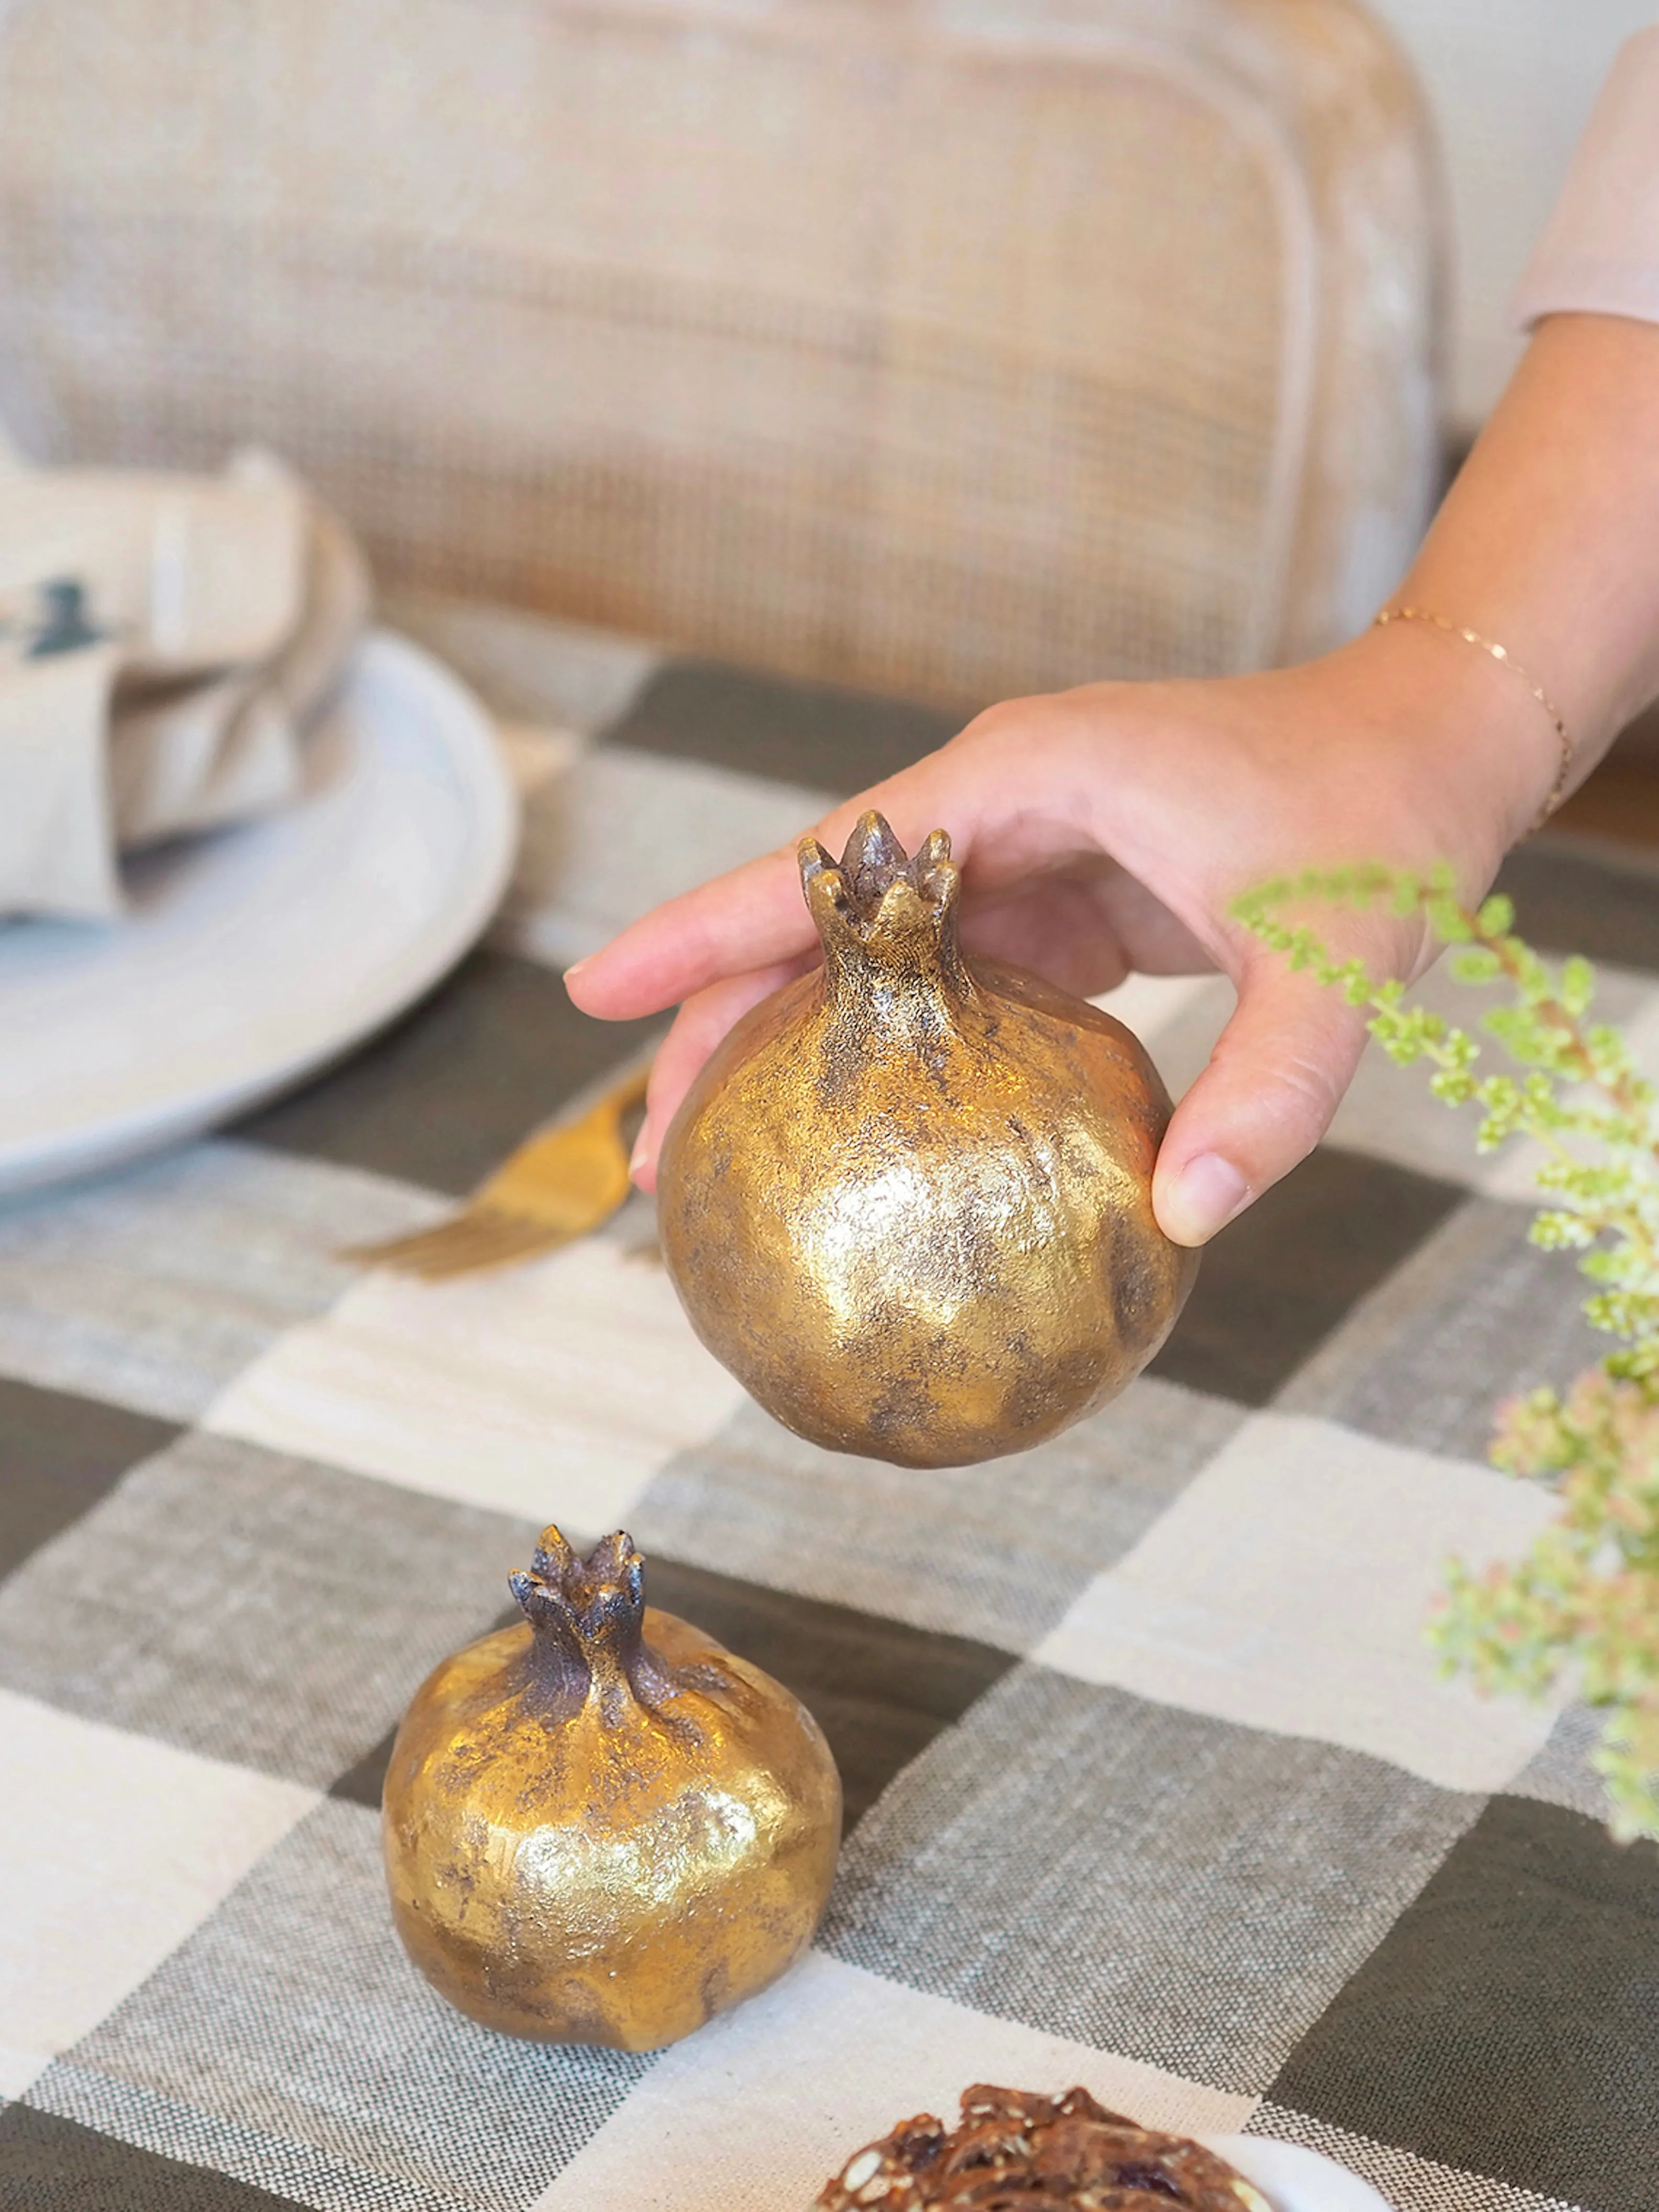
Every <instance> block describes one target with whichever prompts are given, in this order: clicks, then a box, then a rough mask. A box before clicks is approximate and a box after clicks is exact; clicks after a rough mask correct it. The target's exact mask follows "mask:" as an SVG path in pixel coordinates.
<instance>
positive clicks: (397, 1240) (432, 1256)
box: [337, 1066, 650, 1282]
mask: <svg viewBox="0 0 1659 2212" xmlns="http://www.w3.org/2000/svg"><path fill="white" fill-rule="evenodd" d="M649 1073H650V1069H649V1067H648V1066H645V1067H634V1068H630V1069H629V1073H627V1074H626V1075H625V1076H623V1077H622V1078H621V1079H620V1080H619V1081H617V1082H616V1083H614V1084H612V1085H611V1088H610V1089H609V1090H608V1091H605V1093H604V1095H603V1096H602V1097H599V1099H597V1100H596V1101H595V1102H594V1103H593V1104H592V1106H590V1107H589V1108H588V1109H587V1111H586V1113H585V1114H583V1115H581V1116H580V1118H579V1119H578V1120H576V1121H556V1122H555V1123H554V1124H553V1125H552V1126H551V1127H549V1128H544V1129H538V1130H537V1132H536V1133H535V1134H534V1135H533V1136H532V1137H528V1138H526V1140H525V1142H524V1143H523V1144H521V1145H520V1146H519V1148H518V1150H517V1151H516V1152H512V1153H509V1155H508V1156H507V1158H506V1159H505V1160H503V1161H502V1163H501V1166H500V1167H498V1168H497V1169H496V1170H495V1174H494V1175H492V1176H489V1178H488V1179H487V1180H486V1181H485V1182H481V1183H480V1184H479V1186H478V1188H477V1190H475V1191H474V1192H473V1194H472V1195H471V1198H470V1199H469V1200H467V1202H466V1204H465V1206H463V1207H462V1208H461V1210H460V1212H459V1213H455V1214H452V1215H451V1216H450V1218H449V1219H448V1220H447V1221H440V1222H436V1223H435V1224H434V1225H433V1226H432V1227H431V1228H430V1229H417V1230H416V1231H414V1232H413V1234H412V1235H410V1236H407V1237H388V1238H387V1239H386V1242H385V1243H380V1244H352V1245H349V1246H348V1247H347V1248H346V1249H344V1250H343V1251H342V1252H341V1253H339V1254H338V1255H337V1257H338V1258H340V1259H342V1260H356V1261H362V1263H363V1264H364V1265H366V1266H368V1267H392V1268H394V1269H396V1270H397V1271H398V1273H401V1274H405V1275H422V1276H424V1277H425V1278H426V1279H427V1280H428V1282H437V1281H439V1280H441V1279H442V1278H443V1277H445V1276H447V1275H467V1274H472V1273H477V1272H479V1271H482V1270H483V1269H484V1268H486V1267H505V1266H507V1264H508V1263H509V1262H510V1261H514V1260H527V1259H530V1258H531V1257H532V1255H535V1254H537V1253H539V1252H552V1251H556V1249H558V1247H559V1246H560V1245H561V1244H568V1243H571V1242H573V1240H574V1238H576V1237H586V1235H587V1234H588V1232H589V1231H591V1230H594V1229H598V1228H599V1226H600V1225H602V1224H603V1223H605V1222H606V1221H608V1220H609V1219H610V1218H611V1215H612V1214H613V1213H614V1212H616V1211H617V1208H618V1206H621V1204H622V1202H623V1200H624V1199H625V1198H626V1197H627V1196H628V1193H629V1179H628V1150H627V1147H626V1146H624V1144H623V1133H622V1125H623V1118H624V1116H626V1115H629V1113H631V1112H632V1111H633V1110H634V1109H635V1107H637V1106H641V1105H643V1103H645V1085H646V1079H647V1076H648V1075H649Z"/></svg>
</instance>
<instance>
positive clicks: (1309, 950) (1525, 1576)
mask: <svg viewBox="0 0 1659 2212" xmlns="http://www.w3.org/2000/svg"><path fill="white" fill-rule="evenodd" d="M1314 902H1317V903H1322V904H1325V905H1337V906H1342V907H1348V908H1365V907H1376V906H1386V907H1387V908H1389V910H1391V911H1392V912H1393V913H1394V914H1395V915H1397V916H1399V917H1400V918H1401V919H1409V918H1411V917H1413V916H1417V917H1420V918H1421V919H1422V920H1423V921H1426V923H1427V924H1428V926H1429V927H1430V928H1431V930H1432V931H1433V932H1434V933H1435V935H1436V936H1437V937H1438V938H1439V939H1441V940H1442V942H1443V943H1444V944H1446V945H1451V946H1453V947H1455V951H1453V954H1452V957H1451V960H1450V963H1449V965H1450V968H1451V972H1452V974H1453V975H1455V977H1456V978H1457V979H1458V981H1461V982H1464V983H1469V984H1476V985H1480V984H1492V983H1503V984H1505V985H1507V986H1508V991H1509V996H1508V1000H1507V1002H1506V1003H1504V1004H1503V1005H1501V1006H1495V1007H1493V1008H1492V1010H1491V1011H1490V1012H1486V1013H1485V1014H1483V1015H1482V1016H1481V1017H1480V1021H1479V1027H1480V1030H1482V1031H1483V1032H1484V1033H1485V1035H1486V1037H1488V1038H1490V1039H1491V1040H1492V1042H1495V1043H1496V1044H1498V1046H1500V1047H1501V1048H1502V1049H1503V1051H1504V1054H1506V1055H1507V1057H1508V1059H1509V1060H1510V1062H1512V1063H1513V1065H1514V1067H1515V1069H1516V1070H1517V1071H1518V1073H1510V1072H1509V1070H1507V1069H1499V1070H1496V1071H1492V1070H1489V1069H1487V1068H1486V1066H1484V1065H1483V1053H1484V1047H1483V1044H1482V1043H1481V1042H1480V1040H1479V1039H1477V1038H1476V1036H1474V1034H1473V1033H1472V1032H1471V1031H1470V1030H1466V1029H1462V1028H1459V1027H1457V1026H1455V1024H1450V1023H1448V1022H1446V1021H1445V1020H1443V1018H1441V1017H1440V1016H1439V1015H1438V1014H1436V1013H1432V1012H1430V1011H1429V1010H1428V1009H1427V1008H1425V1007H1423V1006H1413V1005H1409V1004H1408V1003H1407V999H1406V987H1405V985H1404V984H1403V983H1401V982H1399V981H1382V982H1379V981H1376V979H1375V978H1374V977H1373V976H1372V975H1371V974H1370V971H1369V969H1367V968H1366V966H1365V964H1364V962H1363V961H1361V960H1353V959H1351V960H1338V959H1337V958H1335V957H1334V955H1333V954H1332V953H1331V952H1330V951H1329V950H1328V947H1327V946H1326V945H1325V944H1324V943H1323V942H1322V939H1320V938H1319V936H1318V935H1317V934H1316V932H1315V931H1314V930H1313V929H1312V928H1310V927H1308V926H1307V925H1306V924H1304V923H1300V922H1294V921H1287V920H1285V918H1284V917H1285V909H1286V908H1300V907H1305V906H1306V905H1308V904H1310V903H1314ZM1233 911H1234V913H1235V915H1237V918H1238V919H1239V920H1240V921H1242V922H1243V923H1244V924H1245V925H1246V927H1249V929H1250V930H1251V931H1252V932H1254V933H1255V935H1256V936H1257V937H1258V938H1260V939H1261V941H1262V942H1263V943H1264V944H1266V945H1270V946H1272V947H1273V950H1274V951H1279V952H1282V953H1283V954H1284V955H1285V957H1286V959H1287V960H1288V961H1289V963H1290V964H1291V967H1292V968H1297V969H1304V970H1305V971H1307V972H1308V973H1309V974H1310V975H1313V976H1314V977H1315V978H1316V981H1319V982H1321V983H1324V984H1326V985H1328V986H1329V987H1332V988H1334V989H1338V990H1340V991H1341V992H1342V993H1343V994H1344V996H1345V997H1346V999H1347V1000H1348V1002H1349V1004H1350V1005H1351V1006H1360V1007H1364V1008H1365V1009H1366V1011H1367V1013H1368V1016H1369V1018H1368V1022H1367V1027H1368V1028H1369V1029H1370V1032H1371V1035H1372V1036H1375V1037H1376V1040H1377V1042H1379V1043H1380V1044H1381V1046H1382V1047H1383V1050H1384V1052H1386V1053H1387V1054H1388V1055H1389V1058H1390V1059H1391V1060H1396V1061H1398V1062H1399V1063H1400V1065H1401V1066H1413V1065H1416V1064H1419V1063H1421V1064H1424V1065H1425V1066H1427V1067H1428V1068H1429V1069H1430V1071H1431V1073H1430V1077H1429V1088H1430V1090H1431V1091H1432V1092H1433V1093H1434V1095H1435V1097H1437V1098H1439V1099H1442V1100H1443V1102H1444V1103H1446V1104H1447V1105H1449V1106H1454V1107H1456V1106H1465V1105H1471V1104H1472V1105H1474V1106H1475V1107H1477V1108H1478V1109H1479V1110H1480V1126H1479V1127H1478V1129H1477V1131H1476V1133H1475V1145H1476V1147H1477V1149H1478V1150H1479V1151H1480V1152H1492V1151H1494V1150H1496V1148H1497V1147H1498V1146H1499V1145H1503V1144H1506V1143H1508V1142H1509V1141H1510V1139H1514V1138H1517V1137H1518V1138H1522V1139H1530V1140H1531V1141H1532V1143H1533V1145H1534V1147H1535V1148H1536V1161H1535V1166H1534V1180H1535V1182H1536V1183H1537V1184H1538V1187H1539V1188H1540V1189H1541V1191H1542V1192H1543V1193H1544V1194H1545V1196H1546V1198H1547V1204H1546V1205H1545V1206H1543V1208H1542V1209H1541V1211H1540V1212H1539V1213H1538V1215H1537V1217H1536V1218H1535V1219H1534V1222H1533V1225H1532V1228H1531V1231H1530V1234H1531V1237H1532V1241H1533V1243H1534V1244H1539V1245H1541V1246H1543V1247H1544V1248H1545V1249H1547V1250H1565V1251H1572V1252H1576V1253H1577V1254H1578V1255H1579V1258H1578V1266H1579V1268H1580V1271H1581V1272H1582V1273H1583V1274H1584V1275H1585V1276H1587V1277H1588V1278H1589V1281H1590V1282H1591V1284H1592V1285H1594V1288H1593V1290H1592V1291H1591V1294H1590V1296H1589V1297H1588V1298H1587V1299H1586V1301H1585V1303H1584V1311H1585V1314H1586V1316H1588V1317H1589V1321H1590V1322H1591V1323H1592V1324H1593V1325H1594V1326H1595V1328H1599V1329H1601V1330H1604V1331H1605V1332H1606V1333H1607V1334H1608V1335H1610V1336H1612V1337H1613V1338H1616V1339H1617V1340H1618V1342H1617V1345H1616V1346H1615V1348H1613V1350H1611V1351H1609V1352H1608V1353H1607V1356H1606V1358H1603V1359H1602V1360H1601V1362H1600V1363H1599V1364H1597V1365H1596V1366H1595V1367H1592V1368H1590V1369H1589V1370H1588V1371H1587V1372H1586V1373H1585V1374H1583V1375H1582V1376H1579V1378H1578V1380H1577V1382H1576V1383H1573V1384H1572V1386H1571V1389H1569V1390H1568V1391H1567V1392H1566V1394H1565V1396H1563V1395H1561V1394H1560V1393H1559V1392H1558V1391H1556V1390H1554V1389H1550V1388H1547V1387H1541V1388H1540V1389H1534V1390H1532V1391H1529V1392H1528V1393H1527V1394H1526V1395H1523V1396H1522V1397H1520V1398H1516V1399H1514V1400H1512V1401H1509V1402H1508V1403H1506V1404H1504V1405H1503V1406H1501V1407H1499V1408H1498V1426H1497V1431H1496V1434H1495V1436H1494V1438H1493V1442H1492V1463H1493V1464H1494V1465H1495V1466H1497V1467H1500V1468H1504V1469H1505V1470H1506V1471H1508V1472H1509V1473H1511V1474H1516V1475H1521V1476H1525V1477H1528V1478H1530V1479H1532V1480H1538V1481H1542V1482H1546V1483H1547V1484H1549V1485H1550V1486H1551V1487H1552V1488H1553V1490H1554V1491H1555V1492H1556V1494H1557V1496H1558V1497H1559V1499H1560V1510H1559V1513H1558V1515H1557V1516H1556V1517H1555V1519H1554V1520H1553V1522H1552V1523H1551V1524H1550V1526H1549V1527H1548V1528H1547V1529H1546V1530H1545V1531H1544V1533H1543V1534H1542V1535H1541V1536H1540V1537H1539V1539H1538V1540H1537V1541H1536V1542H1535V1543H1534V1545H1533V1546H1532V1547H1531V1549H1530V1550H1529V1551H1528V1552H1527V1553H1525V1554H1524V1556H1523V1557H1522V1559H1519V1560H1518V1561H1516V1562H1515V1563H1514V1564H1512V1565H1510V1564H1505V1563H1503V1562H1498V1563H1496V1564H1493V1565H1489V1566H1486V1567H1483V1568H1481V1569H1480V1570H1478V1571H1477V1570H1475V1569H1473V1568H1470V1567H1469V1566H1468V1565H1465V1564H1464V1563H1463V1562H1462V1561H1461V1560H1454V1561H1453V1562H1452V1563H1451V1565H1450V1567H1449V1583H1448V1590H1447V1595H1446V1599H1445V1602H1444V1604H1443V1608H1442V1610H1441V1611H1440V1612H1439V1613H1438V1614H1437V1617H1436V1619H1435V1620H1434V1621H1433V1622H1432V1624H1431V1628H1430V1635H1431V1638H1432V1640H1433V1641H1434V1643H1435V1644H1437V1647H1438V1649H1439V1650H1440V1651H1441V1653H1442V1655H1443V1660H1444V1662H1445V1664H1446V1667H1447V1669H1448V1671H1453V1670H1462V1671H1463V1672H1465V1673H1467V1674H1469V1675H1471V1676H1472V1677H1473V1679H1474V1681H1475V1682H1476V1683H1477V1684H1478V1685H1479V1686H1480V1687H1481V1688H1483V1689H1486V1690H1488V1691H1494V1692H1509V1693H1512V1694H1518V1695H1521V1696H1525V1697H1531V1698H1540V1697H1542V1696H1543V1695H1545V1694H1546V1693H1547V1692H1548V1691H1550V1690H1551V1689H1553V1688H1554V1687H1556V1686H1558V1685H1561V1684H1566V1685H1568V1686H1571V1688H1572V1689H1573V1690H1575V1691H1576V1692H1577V1694H1578V1695H1579V1696H1580V1697H1581V1698H1583V1699H1584V1700H1585V1701H1586V1702H1587V1703H1589V1705H1594V1706H1596V1707H1599V1708H1601V1711H1602V1712H1603V1714H1604V1722H1603V1728H1602V1734H1601V1743H1600V1746H1599V1747H1598V1748H1597V1750H1596V1751H1595V1753H1594V1755H1593V1756H1594V1763H1595V1766H1596V1767H1597V1769H1598V1770H1599V1771H1600V1773H1601V1776H1602V1778H1603V1780H1604V1781H1605V1783H1606V1785H1607V1797H1608V1802H1609V1808H1610V1819H1611V1825H1612V1827H1613V1833H1614V1834H1615V1835H1616V1836H1618V1837H1620V1838H1621V1839H1623V1840H1626V1841H1628V1840H1631V1839H1632V1838H1636V1837H1638V1836H1648V1837H1654V1838H1659V1103H1656V1092H1655V1088H1654V1085H1652V1084H1651V1083H1650V1082H1648V1081H1647V1080H1646V1079H1644V1077H1643V1076H1642V1074H1641V1073H1640V1072H1639V1070H1638V1067H1637V1066H1636V1064H1635V1061H1634V1060H1633V1058H1632V1054H1631V1050H1630V1047H1629V1045H1628V1043H1627V1042H1626V1040H1625V1039H1624V1037H1623V1036H1620V1032H1619V1031H1618V1030H1617V1029H1615V1028H1614V1027H1613V1026H1612V1025H1611V1024H1608V1023H1605V1022H1597V1021H1595V1020H1594V1019H1593V1018H1592V1013H1593V1009H1594V1006H1595V972H1594V970H1593V969H1592V968H1591V966H1590V964H1589V962H1588V961H1587V960H1582V959H1577V958H1572V959H1568V960H1565V961H1563V962H1561V963H1560V964H1559V966H1552V965H1551V964H1550V963H1547V962H1546V961H1544V960H1542V959H1541V958H1540V957H1539V955H1538V954H1537V953H1536V952H1534V951H1533V949H1532V948H1531V946H1530V945H1527V944H1526V943H1525V942H1524V941H1523V940H1522V939H1521V938H1519V937H1517V936H1516V935H1515V933H1514V921H1515V915H1514V910H1513V908H1512V907H1511V905H1510V901H1509V900H1508V899H1507V898H1504V897H1501V896H1494V897H1492V898H1488V899H1486V901H1485V902H1483V903H1482V904H1481V905H1480V907H1479V908H1476V909H1474V910H1473V911H1472V910H1471V909H1469V908H1467V907H1466V906H1464V905H1462V903H1461V902H1460V901H1459V899H1458V897H1457V895H1456V891H1455V886H1454V884H1453V881H1452V878H1451V875H1450V872H1449V871H1437V872H1435V873H1433V874H1431V875H1428V876H1419V875H1416V874H1413V873H1409V872H1401V871H1399V870H1395V869H1388V868H1383V867H1374V866H1358V867H1350V868H1334V869H1324V870H1317V869H1314V870H1310V871H1308V872H1306V873H1305V874H1304V875H1300V876H1295V877H1289V876H1287V877H1281V878H1279V879H1278V880H1277V881H1275V882H1273V883H1269V884H1262V885H1261V887H1260V888H1259V889H1257V890H1254V891H1250V892H1248V893H1247V894H1246V895H1245V896H1243V898H1241V899H1239V900H1238V901H1237V902H1236V904H1235V906H1234V908H1233Z"/></svg>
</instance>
